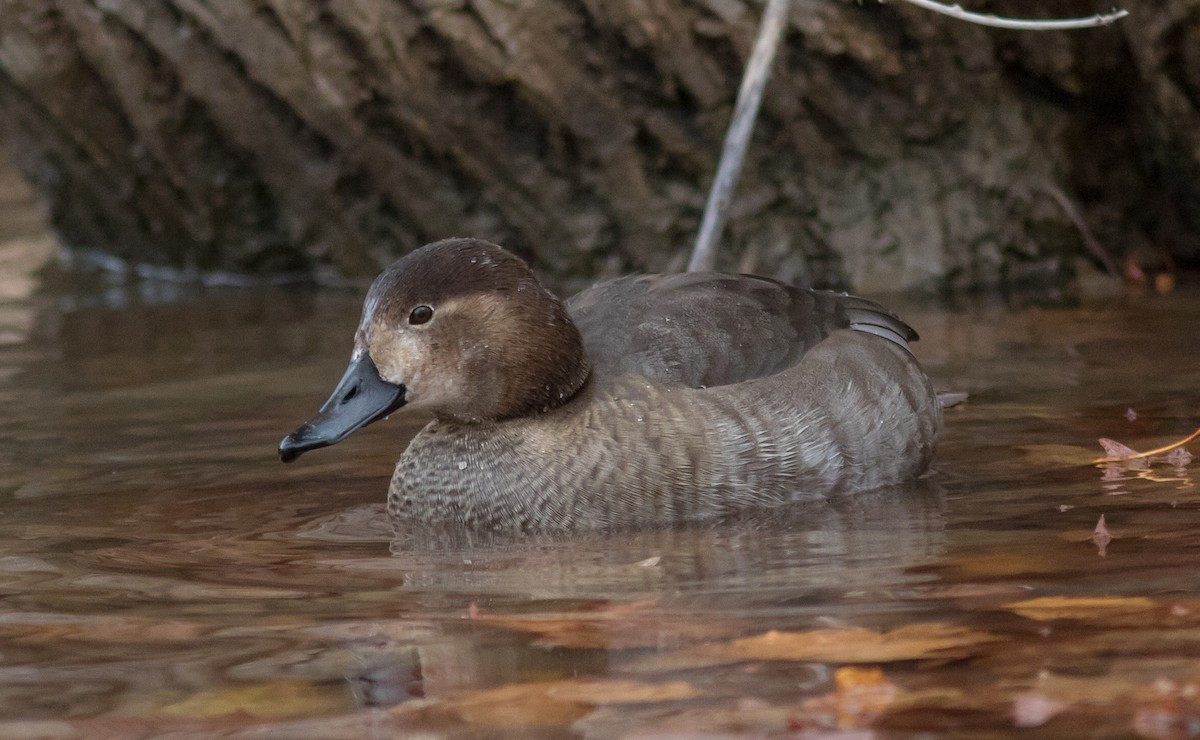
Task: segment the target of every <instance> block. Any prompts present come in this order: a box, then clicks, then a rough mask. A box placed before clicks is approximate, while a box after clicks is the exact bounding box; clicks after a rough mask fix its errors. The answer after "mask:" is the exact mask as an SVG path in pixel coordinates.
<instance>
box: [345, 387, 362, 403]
mask: <svg viewBox="0 0 1200 740" xmlns="http://www.w3.org/2000/svg"><path fill="white" fill-rule="evenodd" d="M360 388H362V383H355V384H354V385H352V386H350V389H349V390H347V391H346V395H344V396H342V403H347V402H348V401H350V400H351V399H352V398H354V397H355V396H357V395H358V391H359V389H360Z"/></svg>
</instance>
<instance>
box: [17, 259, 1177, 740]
mask: <svg viewBox="0 0 1200 740" xmlns="http://www.w3.org/2000/svg"><path fill="white" fill-rule="evenodd" d="M93 282H96V281H93ZM358 300H359V297H358V296H357V295H354V294H351V293H337V292H329V293H316V294H314V293H306V292H302V291H286V290H282V289H257V290H249V289H247V290H232V289H220V290H218V289H209V290H199V289H188V290H185V289H181V288H178V287H174V286H170V285H162V284H153V283H145V284H142V285H140V286H139V285H133V286H125V285H123V284H119V283H112V284H107V283H105V282H104V280H99V281H98V284H93V285H90V286H88V287H84V288H81V287H79V286H78V285H76V284H75V283H73V282H71V281H64V280H62V279H55V280H51V281H49V283H48V284H47V285H46V286H43V287H42V289H41V290H40V291H39V292H37V293H35V294H34V295H32V296H28V297H22V295H21V294H18V295H15V296H10V297H9V298H8V299H6V300H4V301H3V302H0V403H2V404H3V408H4V414H3V417H2V421H0V736H3V737H12V736H27V737H41V736H57V737H88V738H91V737H103V736H117V737H124V736H156V735H162V734H170V733H175V735H173V736H183V737H187V736H196V737H211V736H217V735H220V736H229V737H264V736H268V737H273V736H278V737H372V736H378V737H390V736H393V735H404V734H410V733H416V732H420V731H424V732H427V733H430V734H431V735H433V736H452V737H457V736H470V737H490V736H495V735H511V736H519V737H525V736H534V735H540V736H560V735H563V734H575V735H579V736H589V737H590V736H595V737H609V736H620V735H623V734H632V735H636V736H640V737H667V736H671V737H675V736H680V735H683V736H690V735H694V734H696V733H701V732H705V733H710V734H717V735H721V736H725V735H729V736H743V735H744V736H762V735H768V736H777V735H785V734H789V733H804V732H810V733H816V734H820V733H827V732H832V731H835V730H842V731H847V732H853V731H855V730H868V731H882V732H888V731H897V732H906V731H919V730H935V731H947V732H950V733H951V734H962V733H967V732H970V733H976V734H984V735H987V734H995V733H1002V732H1005V731H1011V730H1012V729H1013V728H1014V727H1016V726H1017V725H1024V726H1029V727H1030V728H1031V729H1030V730H1027V732H1033V733H1035V734H1037V733H1041V734H1042V735H1044V736H1047V737H1060V736H1063V735H1064V734H1066V735H1078V734H1086V735H1118V736H1120V735H1129V734H1140V735H1142V736H1145V737H1180V736H1186V734H1187V733H1188V732H1200V704H1198V703H1197V698H1196V693H1197V691H1200V661H1198V660H1197V656H1200V593H1198V591H1200V527H1198V526H1197V525H1198V523H1200V515H1198V512H1200V496H1198V495H1197V491H1196V488H1195V485H1194V483H1193V475H1194V466H1193V465H1181V466H1174V465H1171V464H1167V463H1157V464H1155V465H1153V466H1152V467H1150V468H1149V469H1148V470H1125V469H1123V468H1121V467H1119V466H1107V467H1105V466H1096V465H1092V464H1089V460H1090V459H1091V458H1092V457H1096V456H1099V455H1100V454H1102V451H1101V449H1100V448H1099V446H1098V445H1097V443H1096V439H1097V438H1098V437H1102V436H1103V437H1112V438H1115V439H1118V440H1120V441H1121V442H1124V443H1126V444H1128V445H1130V446H1133V447H1136V448H1138V449H1147V448H1148V447H1151V446H1154V445H1157V444H1161V443H1163V442H1166V441H1170V440H1171V439H1172V438H1180V437H1183V436H1185V435H1186V434H1188V433H1189V432H1190V431H1192V429H1194V428H1195V427H1196V426H1197V425H1200V403H1198V401H1200V321H1197V320H1196V316H1197V315H1200V290H1197V289H1195V288H1193V287H1187V286H1184V287H1183V288H1181V289H1179V290H1177V291H1176V292H1174V293H1172V294H1170V295H1166V296H1154V295H1146V296H1133V297H1130V296H1126V297H1116V298H1113V299H1110V300H1105V301H1097V302H1094V303H1090V304H1085V305H1083V306H1082V307H1074V308H1041V309H1035V308H1026V309H1019V308H1018V309H1005V308H1003V307H1001V306H997V305H993V304H985V303H983V302H979V303H970V304H966V305H962V306H958V307H941V308H930V307H923V306H920V305H915V306H909V307H907V308H906V310H905V316H906V318H908V319H909V320H910V321H911V322H912V323H913V324H914V325H916V326H917V327H918V328H919V330H920V331H921V333H922V335H923V340H922V341H921V342H920V343H919V345H918V351H919V354H920V356H921V357H922V359H923V360H924V362H925V363H926V365H927V366H928V367H929V369H930V370H931V372H932V373H933V374H934V375H935V378H936V381H937V383H938V385H939V386H940V387H942V388H948V389H953V390H960V391H966V392H969V393H970V394H971V396H970V400H969V401H968V402H967V403H966V404H964V405H962V406H960V407H959V408H956V409H952V410H950V411H949V412H948V414H947V432H946V436H945V440H944V443H943V444H942V447H941V450H940V452H939V455H938V458H937V462H936V473H935V475H933V476H932V477H931V478H930V479H929V480H927V481H924V482H923V484H922V485H921V486H920V488H919V489H918V490H917V491H915V492H908V493H906V494H904V495H898V494H895V493H893V494H892V495H888V494H886V493H885V494H882V495H876V496H871V497H864V498H862V499H858V500H853V501H848V502H846V503H844V504H842V505H839V506H834V507H828V508H809V509H806V510H800V511H796V512H789V514H788V515H787V516H786V517H770V518H759V519H748V520H743V521H735V522H727V523H723V524H721V525H714V526H704V527H692V528H689V529H684V530H679V531H672V532H651V533H633V534H608V535H599V534H582V535H573V536H569V537H561V538H551V537H540V538H532V539H531V538H511V537H509V538H505V537H495V536H492V537H488V536H480V535H469V534H462V533H457V534H456V533H454V532H429V531H410V530H404V531H393V528H392V526H391V524H389V522H388V521H387V518H386V516H385V514H384V511H383V500H384V495H385V490H386V486H387V480H388V477H389V475H390V471H391V465H392V462H393V460H394V459H395V457H396V456H397V455H398V454H399V452H400V450H401V449H402V448H403V446H404V444H405V442H406V440H407V438H408V437H409V436H411V435H412V434H413V433H414V432H415V430H416V429H417V427H418V426H419V424H420V420H416V419H410V418H407V417H406V416H405V415H403V414H400V415H398V416H396V417H394V418H393V419H391V420H390V421H389V422H387V423H380V424H376V425H374V426H372V427H371V428H369V429H366V430H364V431H362V432H359V433H358V434H356V435H355V436H354V437H353V438H352V439H350V440H349V441H347V442H345V443H343V444H342V445H339V446H338V447H335V448H331V449H329V450H323V451H321V452H318V453H314V454H311V455H308V456H306V457H305V458H304V459H303V460H302V461H301V462H300V463H298V464H296V465H291V466H287V467H285V466H283V465H281V464H279V462H278V460H277V459H276V457H275V446H276V444H277V443H278V441H279V439H280V437H281V436H282V435H283V434H284V433H285V432H287V431H289V430H291V429H292V428H293V427H294V426H295V425H296V423H297V422H299V421H301V420H303V419H305V418H307V416H308V415H309V414H310V413H311V412H312V411H313V410H314V409H315V408H316V406H317V405H319V403H320V402H321V401H322V400H323V399H324V398H325V396H326V394H327V393H328V391H329V389H330V388H331V387H332V385H333V383H334V382H335V381H336V380H337V378H338V377H340V374H341V370H342V368H343V365H344V361H345V358H346V356H347V353H348V350H349V344H350V337H351V332H352V330H353V326H354V324H355V322H356V321H357V313H358ZM1196 447H1200V445H1196V446H1194V447H1193V449H1196ZM1196 451H1197V452H1198V453H1200V449H1197V450H1196ZM1101 515H1103V516H1104V517H1105V522H1106V527H1107V530H1108V531H1109V533H1110V534H1111V538H1112V539H1111V541H1110V542H1108V543H1107V544H1106V545H1105V547H1103V548H1101V547H1100V546H1099V545H1100V544H1102V543H1101V542H1099V541H1097V540H1096V539H1095V538H1094V536H1093V530H1094V528H1095V527H1096V525H1097V521H1098V519H1099V518H1100V516H1101ZM1101 549H1103V552H1101ZM772 631H774V632H772ZM850 666H856V667H858V668H859V669H860V670H850V669H848V667H850ZM875 669H878V670H877V671H876V670H875ZM673 733H677V734H673ZM722 733H724V735H722ZM853 736H854V737H858V736H859V735H853Z"/></svg>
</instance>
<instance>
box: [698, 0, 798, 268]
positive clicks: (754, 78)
mask: <svg viewBox="0 0 1200 740" xmlns="http://www.w3.org/2000/svg"><path fill="white" fill-rule="evenodd" d="M789 4H790V0H768V2H767V9H766V10H765V11H763V17H762V21H760V22H759V26H758V36H757V38H756V39H755V40H754V49H753V51H751V52H750V61H749V63H747V65H746V72H745V74H744V75H743V76H742V85H741V88H740V89H738V96H737V103H736V104H735V105H734V109H733V121H732V122H731V123H730V124H729V131H728V132H726V134H725V146H724V147H723V148H722V150H721V161H720V163H719V164H718V165H717V175H716V177H715V178H714V179H713V185H712V190H710V191H709V193H708V202H707V203H706V204H705V205H704V218H703V219H702V220H701V222H700V233H699V235H697V237H696V246H695V247H694V248H693V249H692V259H691V260H690V261H689V262H688V270H689V271H691V272H695V271H697V270H711V269H712V268H713V265H714V264H715V263H716V259H717V240H718V238H720V236H721V229H722V228H723V227H724V226H725V219H726V217H727V216H728V215H729V204H730V202H731V201H732V199H733V186H734V185H736V184H737V179H738V175H739V174H741V171H742V160H743V159H744V158H745V156H746V147H747V146H748V145H749V143H750V135H751V134H752V133H754V120H755V119H756V118H757V117H758V107H759V104H760V103H762V94H763V88H764V87H766V85H767V78H768V77H769V76H770V74H771V62H772V61H774V59H775V51H776V49H778V48H779V39H780V38H781V37H782V36H783V30H784V28H785V27H786V26H787V11H788V6H789Z"/></svg>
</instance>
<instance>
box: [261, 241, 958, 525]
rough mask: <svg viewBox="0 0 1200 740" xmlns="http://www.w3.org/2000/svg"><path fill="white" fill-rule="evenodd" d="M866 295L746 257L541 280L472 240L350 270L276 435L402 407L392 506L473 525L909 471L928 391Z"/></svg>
mask: <svg viewBox="0 0 1200 740" xmlns="http://www.w3.org/2000/svg"><path fill="white" fill-rule="evenodd" d="M916 338H917V335H916V333H915V332H914V331H913V330H912V329H911V328H910V327H909V326H908V325H907V324H905V323H904V322H903V321H901V320H900V319H898V318H896V317H895V316H894V315H893V314H891V313H889V312H888V311H887V310H886V309H884V308H882V307H881V306H879V305H878V304H876V303H873V302H871V301H867V300H864V299H862V298H856V297H854V296H849V295H845V294H838V293H830V292H824V291H816V290H808V289H803V288H797V287H793V286H789V285H785V284H782V283H779V282H776V281H774V280H769V279H766V278H761V277H752V276H748V275H727V274H720V273H683V274H670V275H639V276H630V277H622V278H617V279H615V280H609V281H606V282H602V283H599V284H597V285H595V286H593V287H592V288H589V289H587V290H584V291H583V292H581V293H579V294H578V295H576V296H574V297H573V298H571V299H570V300H568V301H567V302H565V303H564V302H563V301H561V300H560V299H559V298H557V297H556V296H555V295H554V294H553V293H551V292H550V291H548V290H546V289H545V288H544V287H542V285H541V284H540V283H539V282H538V280H537V278H536V277H535V276H534V275H533V273H532V272H531V271H530V269H529V267H528V266H527V265H526V264H525V262H523V261H522V260H521V259H520V258H518V257H516V256H515V255H513V254H512V253H510V252H507V251H505V250H504V249H502V248H501V247H498V246H496V245H494V244H490V243H488V242H485V241H481V240H478V239H448V240H445V241H440V242H436V243H434V244H430V245H427V246H425V247H422V248H420V249H418V250H416V251H414V252H412V253H410V254H408V255H407V256H405V257H403V258H402V259H400V260H399V261H397V262H395V263H394V264H392V265H391V266H390V267H388V268H387V269H386V270H385V271H384V272H383V273H382V274H381V275H380V276H379V277H378V278H377V279H376V280H375V282H374V283H373V284H372V285H371V288H370V290H369V291H368V293H367V297H366V301H365V303H364V306H363V313H362V320H361V321H360V323H359V325H358V329H357V331H356V332H355V335H354V350H353V353H352V354H351V359H350V365H349V368H348V369H347V370H346V373H345V375H344V376H343V377H342V379H341V381H340V382H339V383H338V384H337V387H336V388H335V389H334V391H333V394H332V395H331V396H330V397H329V400H327V401H326V402H325V404H324V405H323V406H322V407H321V409H320V410H319V411H318V413H317V415H316V416H315V417H314V418H313V419H312V420H310V421H308V422H307V423H305V424H303V425H302V426H301V427H300V428H299V429H297V430H296V431H295V432H293V433H291V434H290V435H288V436H287V437H285V438H284V439H283V441H282V442H281V443H280V445H279V455H280V458H281V459H282V460H283V461H284V462H290V461H292V460H294V459H295V458H297V457H298V456H299V455H300V454H301V453H303V452H305V451H307V450H311V449H315V448H318V447H324V446H327V445H331V444H335V443H337V442H340V441H341V440H343V439H345V438H346V437H347V436H348V435H349V434H350V433H351V432H353V431H354V430H356V429H358V428H360V427H363V426H366V425H367V424H370V423H372V422H375V421H377V420H379V419H381V418H384V417H386V416H388V415H389V414H391V413H392V412H393V411H395V410H397V409H399V408H400V407H401V406H407V407H410V408H421V409H425V410H426V411H428V412H430V413H432V415H433V417H434V420H433V421H431V422H430V423H429V424H428V425H427V426H426V427H425V428H424V429H422V430H421V431H420V432H419V433H418V434H417V436H416V437H415V438H414V439H413V440H412V442H411V443H410V444H409V445H408V449H406V450H405V451H404V453H403V454H402V455H401V456H400V459H399V462H397V464H396V469H395V473H394V475H393V476H392V480H391V486H390V488H389V491H388V511H389V513H391V514H392V515H393V516H396V517H400V518H405V519H412V520H418V521H424V522H458V523H461V524H465V525H468V526H471V527H477V528H522V529H527V530H553V529H565V528H574V527H579V528H609V527H638V526H661V525H669V524H672V523H677V522H682V521H685V520H690V519H700V518H705V517H714V516H720V515H724V514H728V513H732V512H735V511H737V510H742V509H748V508H760V507H770V506H777V505H781V504H786V503H788V502H794V501H804V500H812V499H821V498H825V497H828V496H831V495H835V494H840V493H850V492H855V491H865V490H870V489H875V488H880V487H883V486H888V485H892V484H896V483H900V482H903V481H907V480H911V479H913V478H915V477H916V476H918V475H920V474H921V473H922V472H923V471H924V470H925V469H926V467H927V465H928V464H929V460H930V457H931V456H932V454H933V450H934V446H935V444H936V443H937V439H938V435H939V434H940V432H941V428H942V412H941V407H940V405H939V403H938V399H937V396H936V395H935V393H934V390H933V387H932V386H931V384H930V382H929V379H928V377H926V375H925V373H924V372H923V371H922V370H921V368H920V366H919V365H918V364H917V361H916V360H915V359H914V357H913V356H912V354H911V352H910V351H909V347H908V343H909V342H910V341H913V340H915V339H916Z"/></svg>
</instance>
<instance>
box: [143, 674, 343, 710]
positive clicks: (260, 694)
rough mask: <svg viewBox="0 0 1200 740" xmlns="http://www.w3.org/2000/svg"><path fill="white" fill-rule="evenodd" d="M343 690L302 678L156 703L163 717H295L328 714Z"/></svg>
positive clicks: (338, 702)
mask: <svg viewBox="0 0 1200 740" xmlns="http://www.w3.org/2000/svg"><path fill="white" fill-rule="evenodd" d="M346 705H347V696H346V692H345V691H344V690H343V689H341V688H340V687H336V688H335V689H334V690H331V689H328V688H320V687H317V686H314V685H313V684H311V683H307V682H305V681H289V680H284V681H272V682H268V683H256V684H250V685H248V686H234V687H230V688H223V689H215V690H213V691H202V692H200V693H198V694H193V695H192V696H189V697H187V698H186V699H183V700H181V701H177V702H174V703H171V704H167V705H165V706H163V707H160V708H159V709H158V710H157V711H156V712H155V714H158V715H160V716H164V717H220V716H224V715H228V714H249V715H253V716H256V717H295V716H305V715H314V714H331V713H333V712H337V711H340V710H343V709H345V708H346Z"/></svg>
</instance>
